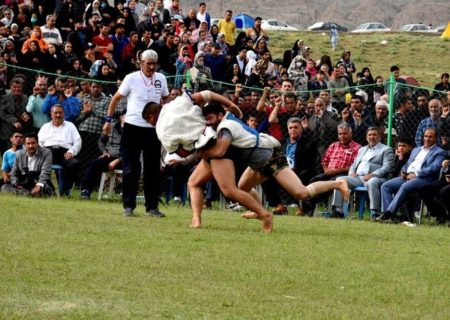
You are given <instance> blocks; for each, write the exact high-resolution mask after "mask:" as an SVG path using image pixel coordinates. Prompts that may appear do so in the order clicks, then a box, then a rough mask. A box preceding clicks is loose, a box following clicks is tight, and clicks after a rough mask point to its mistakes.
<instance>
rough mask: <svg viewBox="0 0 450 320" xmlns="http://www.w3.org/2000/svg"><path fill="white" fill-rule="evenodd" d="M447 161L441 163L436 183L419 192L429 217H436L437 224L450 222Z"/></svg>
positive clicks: (449, 188) (449, 189)
mask: <svg viewBox="0 0 450 320" xmlns="http://www.w3.org/2000/svg"><path fill="white" fill-rule="evenodd" d="M448 168H449V160H448V159H447V160H444V162H442V169H441V173H440V177H439V181H438V182H434V183H431V184H428V185H425V186H423V187H422V188H421V189H420V190H419V194H420V197H421V198H422V199H423V201H424V202H425V205H426V206H427V209H428V211H429V212H430V215H431V216H433V217H436V223H437V224H445V223H446V222H449V220H450V172H449V169H448Z"/></svg>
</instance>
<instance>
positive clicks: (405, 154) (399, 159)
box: [391, 137, 414, 178]
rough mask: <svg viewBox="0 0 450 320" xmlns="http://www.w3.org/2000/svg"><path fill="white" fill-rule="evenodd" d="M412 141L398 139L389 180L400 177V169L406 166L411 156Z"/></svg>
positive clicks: (402, 138) (404, 138)
mask: <svg viewBox="0 0 450 320" xmlns="http://www.w3.org/2000/svg"><path fill="white" fill-rule="evenodd" d="M413 145H414V143H413V140H412V139H409V138H407V137H400V138H399V139H398V141H397V147H396V149H395V160H394V169H393V171H392V172H391V178H395V177H398V176H400V173H401V171H402V167H403V166H404V165H405V164H406V162H407V161H408V159H409V156H410V155H411V150H412V148H413Z"/></svg>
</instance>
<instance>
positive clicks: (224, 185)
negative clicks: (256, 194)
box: [211, 159, 273, 232]
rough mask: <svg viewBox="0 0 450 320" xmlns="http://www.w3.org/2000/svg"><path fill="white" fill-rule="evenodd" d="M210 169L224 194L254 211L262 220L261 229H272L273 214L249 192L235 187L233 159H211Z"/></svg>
mask: <svg viewBox="0 0 450 320" xmlns="http://www.w3.org/2000/svg"><path fill="white" fill-rule="evenodd" d="M211 169H212V172H213V176H214V178H215V179H216V181H217V184H218V185H219V188H220V190H221V191H222V193H223V194H224V196H225V197H227V198H230V199H232V200H234V201H237V202H238V203H240V204H241V205H243V206H245V207H246V208H248V209H250V210H251V211H253V212H255V213H256V215H257V216H258V219H259V220H261V221H262V224H263V231H265V232H270V231H272V228H273V214H272V213H271V212H269V211H267V210H266V209H264V207H263V206H262V205H261V203H260V202H258V201H256V199H255V198H253V196H252V195H251V194H250V193H249V192H246V191H243V190H241V189H239V188H238V187H237V185H236V181H235V168H234V163H233V161H232V160H229V159H211Z"/></svg>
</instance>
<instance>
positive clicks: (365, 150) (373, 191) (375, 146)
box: [333, 127, 394, 219]
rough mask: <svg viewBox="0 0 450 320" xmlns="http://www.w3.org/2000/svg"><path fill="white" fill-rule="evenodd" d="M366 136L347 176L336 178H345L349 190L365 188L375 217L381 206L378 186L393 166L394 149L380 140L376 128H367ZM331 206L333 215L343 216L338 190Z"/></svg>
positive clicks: (371, 211)
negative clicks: (365, 143) (365, 141)
mask: <svg viewBox="0 0 450 320" xmlns="http://www.w3.org/2000/svg"><path fill="white" fill-rule="evenodd" d="M366 137H367V142H368V145H366V146H365V147H362V148H360V149H359V150H358V155H357V156H356V159H355V161H353V163H352V165H351V166H350V170H349V171H348V176H345V177H339V178H338V179H344V180H346V181H347V184H348V187H349V188H350V189H351V190H352V189H354V188H356V187H361V186H365V187H366V188H367V192H368V194H369V205H370V207H369V208H370V214H371V216H372V219H375V218H376V217H378V215H379V213H380V208H381V195H380V187H381V185H382V184H383V182H385V181H386V179H387V177H388V175H389V173H391V171H392V169H393V168H394V151H393V150H392V148H391V147H389V146H387V145H384V144H382V143H381V142H380V139H381V135H380V132H379V129H378V128H376V127H371V128H369V129H368V130H367V135H366ZM333 207H334V210H335V211H336V213H335V215H340V216H343V215H342V213H343V208H342V195H341V193H340V192H339V191H334V197H333Z"/></svg>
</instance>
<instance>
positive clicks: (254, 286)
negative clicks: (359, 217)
mask: <svg viewBox="0 0 450 320" xmlns="http://www.w3.org/2000/svg"><path fill="white" fill-rule="evenodd" d="M0 203H1V214H0V224H1V225H2V232H1V234H0V237H1V240H0V252H1V255H0V268H1V276H0V277H1V281H0V318H2V319H166V318H168V319H351V318H353V319H448V302H449V301H450V290H448V288H449V282H450V268H449V265H450V247H449V245H448V241H449V236H450V229H449V228H443V227H430V226H421V227H418V228H406V227H403V226H399V225H382V224H377V223H371V222H368V221H356V220H348V221H347V220H334V219H323V218H299V217H295V216H284V217H276V219H275V229H274V232H273V233H272V234H264V233H262V232H261V231H260V224H259V222H258V221H249V220H244V219H241V218H240V217H239V215H238V214H236V213H231V212H227V211H218V210H213V211H209V212H206V213H205V214H204V219H203V222H204V228H203V229H201V230H193V229H191V228H189V222H190V210H189V209H188V208H176V207H162V209H163V211H165V212H166V213H167V217H166V218H164V219H155V218H150V217H147V216H145V215H144V209H143V207H142V205H141V206H140V207H138V209H137V210H136V215H137V216H136V217H133V218H124V217H122V209H121V205H120V203H118V202H106V201H103V202H98V201H96V200H91V201H89V202H82V201H79V200H63V199H57V198H55V199H28V198H16V197H10V196H5V195H0Z"/></svg>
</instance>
